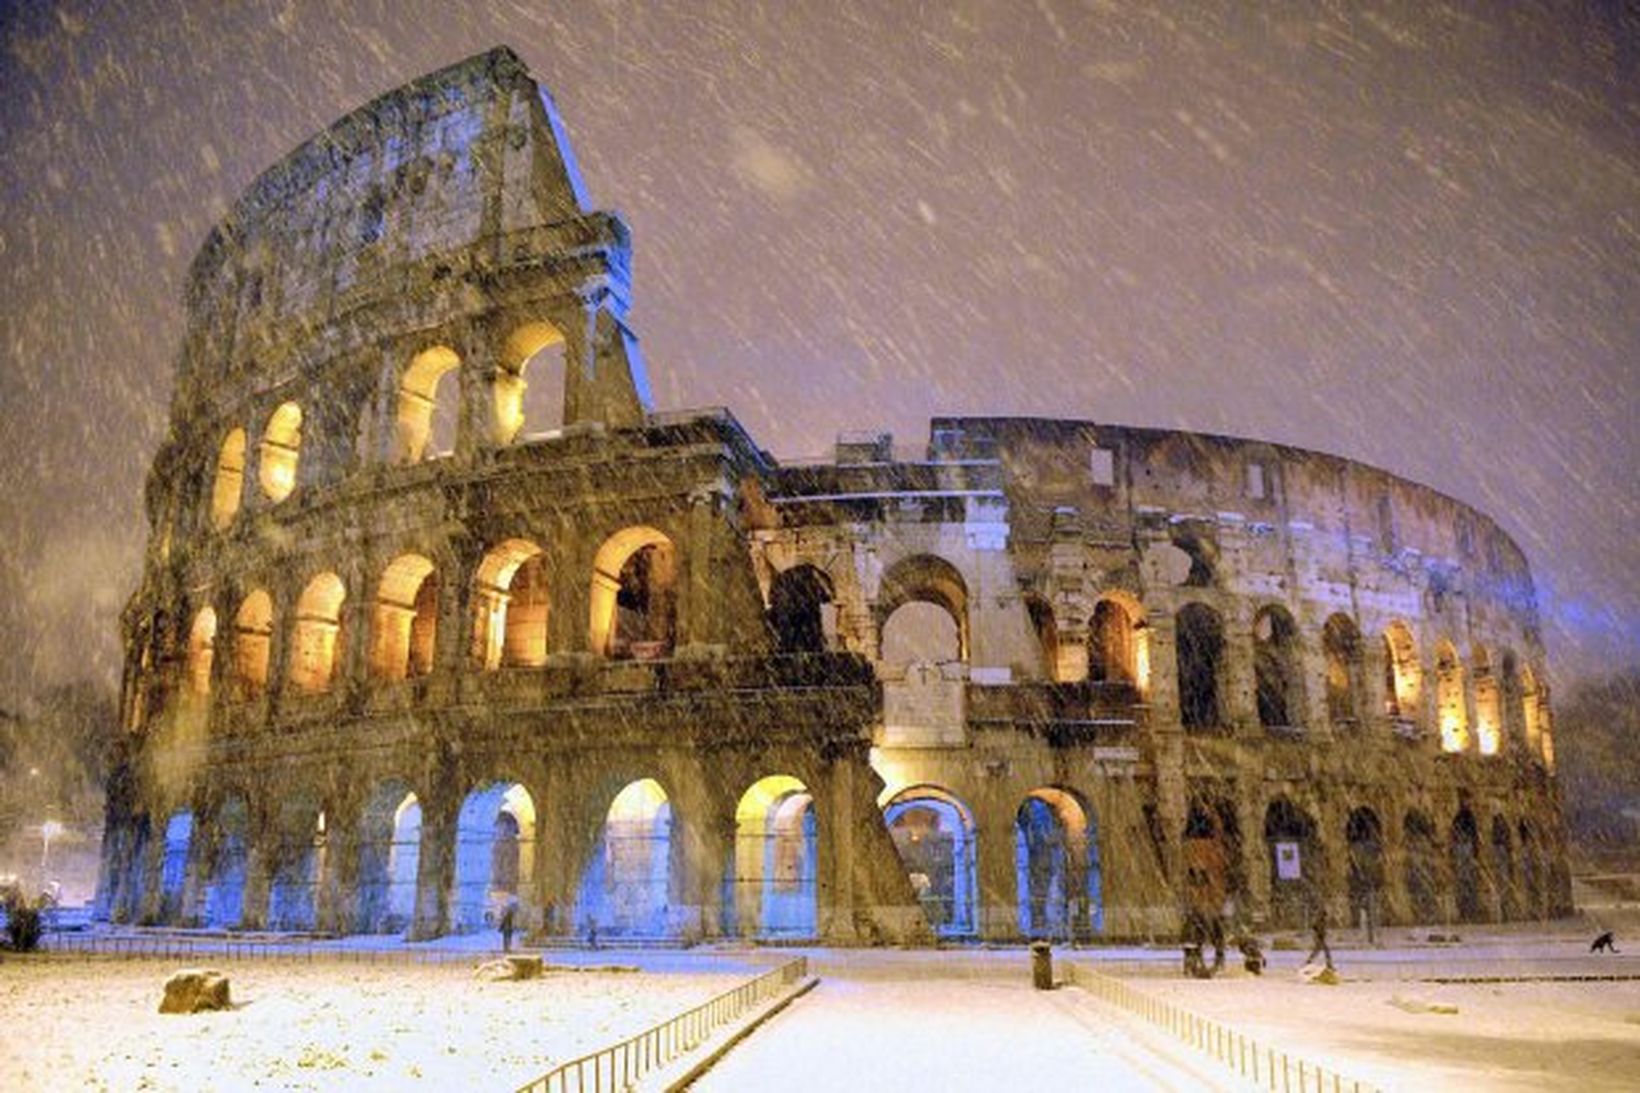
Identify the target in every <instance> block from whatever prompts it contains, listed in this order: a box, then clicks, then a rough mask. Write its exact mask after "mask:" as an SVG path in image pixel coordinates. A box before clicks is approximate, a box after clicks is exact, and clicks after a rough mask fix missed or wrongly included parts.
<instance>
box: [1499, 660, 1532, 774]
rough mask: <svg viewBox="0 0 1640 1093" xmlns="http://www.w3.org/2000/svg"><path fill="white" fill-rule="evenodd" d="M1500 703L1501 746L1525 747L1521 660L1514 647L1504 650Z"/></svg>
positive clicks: (1500, 680) (1501, 668) (1500, 679)
mask: <svg viewBox="0 0 1640 1093" xmlns="http://www.w3.org/2000/svg"><path fill="white" fill-rule="evenodd" d="M1498 705H1499V709H1500V710H1501V711H1502V712H1501V716H1502V719H1503V723H1502V736H1503V741H1502V743H1501V744H1500V747H1506V748H1509V749H1510V750H1513V751H1519V750H1521V749H1523V748H1524V747H1525V744H1526V716H1525V711H1524V710H1523V709H1522V708H1521V685H1520V660H1519V658H1517V657H1516V656H1515V653H1514V650H1512V649H1505V650H1504V651H1503V662H1502V664H1501V665H1500V676H1499V679H1498Z"/></svg>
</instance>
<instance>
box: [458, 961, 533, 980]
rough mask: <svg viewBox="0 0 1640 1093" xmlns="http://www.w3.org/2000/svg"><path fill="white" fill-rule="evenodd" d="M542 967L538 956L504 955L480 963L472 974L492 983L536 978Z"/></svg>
mask: <svg viewBox="0 0 1640 1093" xmlns="http://www.w3.org/2000/svg"><path fill="white" fill-rule="evenodd" d="M543 967H544V965H543V964H542V963H541V958H540V957H539V956H528V955H520V956H504V957H502V958H501V959H499V960H488V961H485V962H484V963H483V964H480V965H479V966H478V968H477V970H475V971H474V972H473V975H474V976H476V977H477V978H479V979H487V980H489V981H490V982H492V983H494V982H500V981H503V980H512V979H538V978H540V976H541V971H542V969H543Z"/></svg>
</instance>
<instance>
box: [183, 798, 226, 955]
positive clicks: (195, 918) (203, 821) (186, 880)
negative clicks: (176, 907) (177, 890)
mask: <svg viewBox="0 0 1640 1093" xmlns="http://www.w3.org/2000/svg"><path fill="white" fill-rule="evenodd" d="M218 835H219V833H218V831H217V822H216V813H215V811H214V810H212V809H208V808H199V807H196V808H195V809H194V830H193V833H192V834H191V835H190V836H189V839H188V865H187V869H186V872H185V874H184V877H183V882H182V910H181V912H180V915H179V918H180V923H179V924H180V925H183V926H198V925H199V924H200V923H201V921H202V920H203V919H204V915H203V914H201V908H200V905H201V903H202V902H203V901H204V899H205V890H206V888H207V887H208V886H209V884H210V881H211V877H210V872H211V864H212V863H213V862H214V861H215V860H216V852H217V845H218Z"/></svg>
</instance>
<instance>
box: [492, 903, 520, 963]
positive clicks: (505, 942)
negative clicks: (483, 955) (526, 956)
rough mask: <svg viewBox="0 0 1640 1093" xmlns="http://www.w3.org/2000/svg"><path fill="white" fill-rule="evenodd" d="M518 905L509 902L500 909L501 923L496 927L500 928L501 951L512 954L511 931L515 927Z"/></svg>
mask: <svg viewBox="0 0 1640 1093" xmlns="http://www.w3.org/2000/svg"><path fill="white" fill-rule="evenodd" d="M517 917H518V904H516V903H511V902H509V903H508V904H507V905H506V906H505V907H503V908H502V909H501V921H500V922H499V923H497V925H498V926H499V927H500V928H501V951H502V952H504V953H510V952H512V939H513V929H514V927H515V926H516V925H517Z"/></svg>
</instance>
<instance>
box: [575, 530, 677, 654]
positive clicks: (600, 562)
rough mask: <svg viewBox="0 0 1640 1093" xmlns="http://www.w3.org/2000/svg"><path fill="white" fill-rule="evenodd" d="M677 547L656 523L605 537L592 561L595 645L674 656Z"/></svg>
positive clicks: (608, 651) (596, 649) (602, 650)
mask: <svg viewBox="0 0 1640 1093" xmlns="http://www.w3.org/2000/svg"><path fill="white" fill-rule="evenodd" d="M677 569H678V564H677V550H676V548H675V547H674V546H673V545H672V540H671V539H669V538H667V537H666V536H665V535H664V534H663V533H661V532H659V531H657V530H655V529H654V528H652V527H643V526H639V527H629V528H623V529H622V530H620V531H618V532H616V533H615V534H614V535H611V536H610V537H609V538H608V539H606V540H604V544H603V546H601V547H599V548H598V553H597V556H596V557H595V558H593V562H592V617H591V620H590V629H589V638H590V641H591V644H592V650H593V652H595V653H600V654H602V655H604V656H607V657H611V658H615V659H622V658H628V657H636V658H639V659H651V658H654V657H664V656H669V655H670V654H671V652H672V644H673V641H674V638H675V628H676V622H677V618H676V616H677V594H676V585H677Z"/></svg>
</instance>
